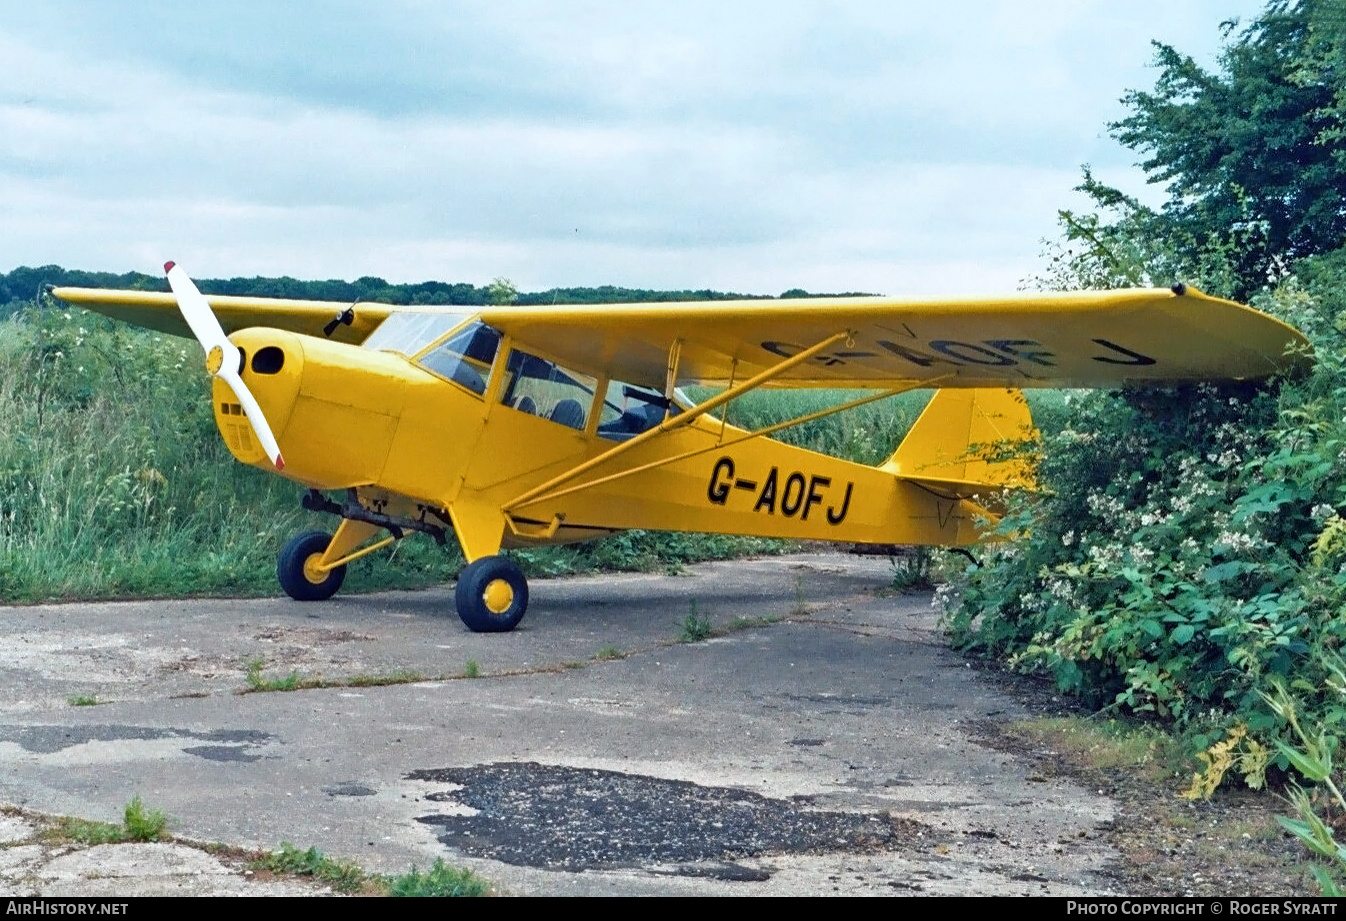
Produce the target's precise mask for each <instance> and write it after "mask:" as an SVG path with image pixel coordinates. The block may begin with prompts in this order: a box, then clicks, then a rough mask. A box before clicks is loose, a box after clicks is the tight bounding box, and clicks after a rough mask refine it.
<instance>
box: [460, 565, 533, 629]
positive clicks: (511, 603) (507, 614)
mask: <svg viewBox="0 0 1346 921" xmlns="http://www.w3.org/2000/svg"><path fill="white" fill-rule="evenodd" d="M454 602H455V603H456V605H457V607H458V616H459V617H460V618H462V621H463V623H464V624H466V625H467V629H469V630H471V631H472V632H473V633H505V632H506V631H509V630H513V629H514V628H515V627H516V626H518V624H519V621H521V620H523V614H524V611H526V610H528V580H527V579H525V578H524V577H523V572H521V571H520V569H519V567H518V566H516V565H514V562H513V561H512V560H510V559H509V558H508V557H503V556H484V557H482V558H481V559H479V560H477V561H476V562H473V563H468V564H467V565H466V566H465V567H463V571H462V572H461V573H459V574H458V589H457V591H455V592H454Z"/></svg>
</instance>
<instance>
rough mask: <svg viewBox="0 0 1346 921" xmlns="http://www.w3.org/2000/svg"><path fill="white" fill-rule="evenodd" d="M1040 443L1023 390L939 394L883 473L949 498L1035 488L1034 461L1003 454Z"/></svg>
mask: <svg viewBox="0 0 1346 921" xmlns="http://www.w3.org/2000/svg"><path fill="white" fill-rule="evenodd" d="M1036 438H1037V430H1036V429H1035V428H1034V427H1033V417H1032V416H1031V414H1030V413H1029V411H1028V401H1027V400H1025V399H1024V395H1023V393H1022V392H1020V391H1018V390H995V389H990V388H976V389H944V390H938V391H936V392H935V396H934V397H933V398H932V399H931V400H930V403H929V405H927V406H926V408H925V411H924V412H922V413H921V416H920V418H919V419H917V420H916V424H915V425H913V426H912V427H911V431H910V432H908V433H907V437H906V438H904V439H903V440H902V444H900V445H899V446H898V448H897V451H896V452H894V453H893V456H892V457H890V458H889V459H888V460H887V462H886V463H884V464H882V465H880V467H879V469H880V470H886V471H888V472H889V473H892V474H893V475H895V476H898V477H901V478H902V479H904V480H912V481H914V482H917V483H920V484H922V485H925V486H929V487H931V488H933V489H936V490H938V491H940V492H946V493H948V494H949V495H958V496H970V495H975V494H977V493H984V492H986V491H987V487H990V488H991V489H1001V488H1005V487H1020V488H1031V487H1032V485H1033V469H1032V461H1031V459H1030V458H1028V457H1026V456H1023V455H1022V454H1016V455H1014V456H1010V457H1004V455H1006V454H1007V453H1010V452H1011V451H1012V450H1013V448H1014V447H1015V446H1016V445H1020V444H1022V443H1024V442H1028V441H1032V440H1034V439H1036Z"/></svg>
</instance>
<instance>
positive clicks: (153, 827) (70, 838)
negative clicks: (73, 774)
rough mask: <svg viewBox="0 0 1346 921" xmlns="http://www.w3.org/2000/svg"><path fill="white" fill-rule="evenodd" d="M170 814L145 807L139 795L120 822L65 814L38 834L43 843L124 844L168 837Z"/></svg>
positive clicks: (123, 813)
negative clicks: (117, 823) (114, 822)
mask: <svg viewBox="0 0 1346 921" xmlns="http://www.w3.org/2000/svg"><path fill="white" fill-rule="evenodd" d="M167 829H168V816H167V815H165V814H164V813H163V812H161V811H159V810H158V809H149V810H147V809H146V808H145V804H144V803H143V802H141V799H140V794H138V793H137V794H136V795H135V796H133V797H131V801H130V802H129V803H127V804H126V808H125V809H124V810H123V811H122V823H121V824H120V825H116V824H113V823H111V822H99V821H95V820H91V819H77V818H73V817H70V816H62V817H61V818H59V819H57V820H56V821H55V822H54V823H53V824H52V825H50V826H48V827H47V828H46V829H45V830H44V831H43V832H42V833H41V835H40V836H39V838H40V840H41V841H42V842H43V843H44V844H64V843H76V844H89V845H94V844H122V843H125V842H128V841H162V840H164V839H165V838H167V837H168V835H167Z"/></svg>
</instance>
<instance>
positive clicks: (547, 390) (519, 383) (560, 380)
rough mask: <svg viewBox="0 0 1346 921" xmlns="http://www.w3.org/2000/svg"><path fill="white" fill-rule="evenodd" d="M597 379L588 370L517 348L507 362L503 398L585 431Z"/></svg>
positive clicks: (502, 391)
mask: <svg viewBox="0 0 1346 921" xmlns="http://www.w3.org/2000/svg"><path fill="white" fill-rule="evenodd" d="M597 383H598V382H597V380H595V379H594V378H592V377H589V376H588V375H587V374H581V373H580V372H578V371H569V370H567V369H565V368H562V367H561V366H560V365H557V364H555V363H553V362H550V361H547V360H546V359H545V358H539V357H538V356H536V355H530V354H529V353H528V352H522V351H520V350H518V349H515V350H514V351H512V352H510V355H509V361H508V363H507V364H506V365H505V386H504V387H502V388H501V391H500V402H501V403H503V404H505V405H506V406H509V407H511V408H512V409H517V410H518V411H520V412H525V413H531V414H532V415H534V416H541V417H542V418H543V419H550V420H551V421H552V422H559V423H560V424H561V425H565V426H569V427H570V428H572V429H577V430H579V431H581V432H582V431H584V428H585V425H586V424H587V423H588V421H589V409H590V407H591V406H592V404H593V400H594V386H595V385H596V384H597Z"/></svg>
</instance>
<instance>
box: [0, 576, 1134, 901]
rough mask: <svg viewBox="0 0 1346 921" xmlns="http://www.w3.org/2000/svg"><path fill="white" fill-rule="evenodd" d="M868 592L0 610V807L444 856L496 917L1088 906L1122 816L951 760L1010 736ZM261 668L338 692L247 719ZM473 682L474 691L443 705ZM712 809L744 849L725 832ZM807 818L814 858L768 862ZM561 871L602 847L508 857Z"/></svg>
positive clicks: (1006, 709)
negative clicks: (531, 909) (378, 682)
mask: <svg viewBox="0 0 1346 921" xmlns="http://www.w3.org/2000/svg"><path fill="white" fill-rule="evenodd" d="M890 576H891V570H890V568H889V566H888V563H887V562H886V561H885V560H882V559H875V558H866V557H850V556H845V555H841V554H801V555H795V556H787V557H774V558H766V559H759V560H740V561H732V562H724V563H710V564H704V565H700V566H693V567H689V568H688V570H687V572H686V573H685V574H683V575H678V576H667V575H647V574H635V575H605V576H601V577H586V578H576V579H564V580H552V581H544V580H538V581H535V582H534V583H533V584H532V601H531V606H530V610H529V614H528V616H527V618H525V620H524V622H523V624H522V625H521V626H520V628H519V629H518V630H516V631H515V632H513V633H510V634H481V635H479V634H472V633H469V632H468V631H467V630H466V629H465V628H463V627H462V625H461V624H460V623H459V621H458V620H457V617H456V616H454V614H453V613H452V608H453V605H452V589H451V587H449V588H445V589H435V590H431V591H426V592H410V593H408V592H401V593H382V594H376V595H366V596H338V597H337V598H335V599H333V600H331V601H328V602H321V603H312V604H298V603H295V602H291V601H289V600H280V599H246V600H190V601H151V602H122V603H113V604H106V603H103V604H67V605H46V606H29V607H9V608H3V609H0V611H2V612H3V618H0V631H3V633H4V634H5V635H4V641H3V642H0V649H3V650H5V652H3V653H0V689H2V690H0V758H3V759H4V761H5V764H6V768H7V769H6V771H5V773H4V775H3V777H0V802H4V803H9V804H12V805H14V806H20V807H23V808H24V809H29V810H34V811H36V812H40V813H46V814H64V815H75V816H80V817H84V818H90V819H101V820H104V821H115V820H118V819H119V818H120V814H121V810H122V808H123V807H124V806H125V804H126V802H127V801H128V800H129V799H130V798H131V797H132V796H133V795H135V794H137V793H139V794H140V795H141V796H142V798H143V799H144V801H145V802H146V804H147V805H150V806H153V807H155V808H158V809H162V810H164V811H165V812H167V813H169V814H170V815H171V816H173V824H172V825H171V826H170V828H171V830H172V831H173V832H174V833H175V834H178V835H182V836H184V837H186V838H190V839H193V840H195V841H219V842H224V843H226V844H228V845H231V846H237V847H242V848H267V849H270V848H275V847H277V846H278V845H279V844H280V843H281V842H282V841H288V842H292V843H294V844H295V845H297V846H299V847H301V848H306V847H309V846H311V845H313V846H317V847H318V848H319V849H321V850H322V851H324V852H325V853H327V854H330V855H332V856H335V857H338V858H343V859H351V860H355V861H356V862H358V863H360V864H361V865H362V866H364V867H365V868H366V869H368V870H370V871H373V872H386V873H400V872H403V871H405V870H406V869H408V868H409V867H410V866H412V865H416V866H419V867H421V868H425V867H428V866H429V865H430V864H432V863H433V862H434V860H435V859H436V858H438V857H443V858H444V859H445V860H446V861H448V862H450V863H456V864H459V865H464V866H469V867H471V868H472V869H474V870H475V871H477V872H478V873H480V874H481V875H483V876H485V877H486V878H488V879H490V880H492V881H494V882H496V884H497V885H498V887H499V890H500V891H502V892H504V893H515V894H584V895H600V894H614V895H615V894H627V895H637V894H657V893H667V894H697V893H707V894H710V893H719V894H764V895H766V894H769V895H788V894H825V893H833V892H836V893H839V894H904V895H909V894H915V893H928V894H955V893H958V894H977V895H986V894H998V893H1006V894H1020V893H1022V894H1057V895H1064V894H1090V893H1093V894H1105V893H1107V892H1108V888H1107V887H1108V882H1107V878H1106V875H1105V874H1104V873H1103V872H1102V871H1103V870H1104V868H1105V867H1106V865H1107V863H1108V862H1109V861H1110V860H1111V859H1112V857H1113V855H1112V853H1111V852H1110V851H1109V850H1108V848H1107V846H1106V845H1105V844H1104V843H1103V842H1102V840H1101V839H1100V836H1099V834H1098V829H1099V828H1100V826H1101V825H1103V824H1104V823H1107V822H1108V821H1110V820H1111V818H1112V816H1113V814H1114V804H1113V803H1112V802H1111V801H1110V800H1109V799H1108V798H1106V797H1104V796H1101V795H1098V794H1097V793H1095V792H1093V791H1089V790H1084V789H1080V788H1079V787H1077V786H1075V785H1074V784H1072V783H1070V782H1069V781H1067V780H1065V779H1062V778H1050V779H1045V778H1042V777H1038V776H1036V775H1034V774H1033V772H1032V768H1031V766H1030V765H1027V764H1023V763H1020V762H1019V761H1017V760H1016V759H1015V758H1014V757H1013V756H1011V755H1007V754H1004V753H1001V752H997V751H994V750H991V749H989V748H985V747H983V746H981V745H979V744H978V743H977V741H976V740H975V738H974V735H973V734H972V733H970V732H968V731H965V730H966V729H967V728H970V727H971V726H972V725H974V724H977V723H980V722H982V721H986V720H1004V719H1013V718H1015V717H1018V716H1024V715H1027V714H1026V713H1025V712H1024V711H1023V710H1022V709H1021V708H1020V707H1019V705H1017V704H1016V703H1015V702H1014V701H1012V700H1009V699H1007V698H1006V697H1005V696H1004V694H1003V693H1002V692H1001V691H1000V690H999V689H997V688H996V687H995V686H993V685H992V684H991V683H989V682H987V681H985V680H983V679H982V678H981V677H979V676H978V674H977V673H976V672H974V671H973V670H972V669H970V668H968V667H967V666H966V664H965V663H964V662H963V661H962V660H961V659H960V658H959V657H958V656H956V655H954V654H952V653H951V652H949V651H948V650H947V648H945V647H944V646H943V645H942V643H941V641H940V638H939V634H938V631H937V624H936V618H935V614H934V612H933V611H932V610H931V608H930V599H929V596H928V595H906V596H903V595H893V594H891V593H889V592H887V591H886V586H887V585H888V583H889V581H890ZM693 601H695V602H696V606H697V610H698V612H699V613H701V614H702V615H705V616H708V617H709V618H710V620H711V622H712V623H713V624H714V625H715V626H716V627H717V628H721V629H724V628H728V627H730V626H731V625H733V624H734V622H735V619H736V618H744V619H766V620H772V621H773V622H770V623H766V624H763V625H759V626H753V627H749V628H744V629H732V630H727V631H726V632H722V633H719V634H718V635H717V636H715V637H714V638H712V639H710V640H707V641H704V642H701V643H696V644H690V645H688V644H679V643H677V642H675V638H676V636H677V634H678V628H679V624H680V622H681V621H682V620H683V618H685V617H686V615H687V613H688V611H689V610H690V606H691V603H692V602H693ZM754 622H756V623H759V624H761V623H762V621H761V620H755V621H754ZM614 648H615V649H616V650H620V652H621V654H622V655H621V657H620V658H608V656H610V655H611V650H612V649H614ZM600 651H603V655H602V656H600V655H599V653H600ZM259 657H260V658H261V659H262V660H263V663H264V665H263V674H264V675H265V676H267V677H283V676H285V675H287V674H289V673H290V672H292V671H294V672H297V673H299V675H300V676H301V677H304V678H306V679H312V680H315V681H316V680H319V679H320V680H321V681H322V682H325V683H327V684H329V685H332V686H329V687H325V688H319V689H312V690H302V691H294V692H290V693H281V692H268V693H247V694H241V693H239V691H241V690H243V689H244V688H245V687H246V683H245V673H246V669H247V663H249V662H250V661H252V660H255V659H257V658H259ZM468 660H472V661H474V662H476V663H477V664H478V667H479V670H480V674H481V677H480V678H477V679H465V678H461V677H455V676H461V675H462V674H463V673H464V670H465V667H466V663H467V662H468ZM413 672H414V673H416V674H418V675H420V676H422V677H423V678H424V679H425V680H419V681H415V682H410V683H399V684H392V685H388V686H382V687H379V686H359V685H367V684H369V683H370V681H371V680H372V679H378V678H380V677H387V676H391V675H394V674H395V673H396V674H400V675H402V676H403V677H405V676H406V675H407V674H408V673H413ZM77 695H83V696H85V697H93V698H95V699H97V700H98V701H100V703H99V705H97V706H72V705H71V704H70V703H69V701H70V700H71V699H72V698H73V697H75V696H77ZM493 766H494V767H493ZM492 772H494V773H492ZM436 778H438V779H436ZM482 778H487V779H488V780H489V784H488V787H489V789H487V788H483V789H479V790H473V788H472V784H473V783H479V782H481V783H485V782H486V781H483V780H482ZM595 784H597V786H595ZM488 794H489V795H488ZM716 797H719V798H720V799H719V800H716V799H715V798H716ZM586 798H587V799H586ZM714 802H719V803H720V804H721V805H720V808H721V809H727V810H731V811H732V810H735V809H738V810H747V811H748V812H752V813H753V815H754V819H753V821H752V822H750V823H747V824H742V825H740V826H738V827H737V831H735V828H734V827H733V822H732V821H722V822H721V824H722V825H726V824H727V825H728V826H730V827H729V828H728V830H724V829H720V830H716V829H714V828H713V825H714V823H715V822H716V821H718V819H716V818H715V816H714V814H713V813H714V808H715V807H714V806H709V807H708V806H707V805H706V804H707V803H714ZM482 803H488V808H487V809H482V808H481V805H480V804H482ZM586 803H587V804H588V806H587V807H586V806H585V804H586ZM736 803H737V804H739V805H735V804H736ZM474 804H475V805H474ZM473 810H475V814H476V815H478V816H479V815H480V814H481V813H483V812H489V813H490V815H489V817H488V818H489V821H486V820H481V821H478V822H477V823H476V824H473V823H472V822H468V821H465V820H466V819H467V818H470V817H471V816H472V815H473V814H474V812H473ZM708 810H709V811H708ZM656 813H657V821H655V818H656ZM455 816H457V818H455ZM810 816H812V819H810ZM522 818H527V819H528V821H526V822H525V821H522ZM728 818H729V817H728V816H726V819H728ZM824 820H825V821H826V822H835V823H838V824H837V825H836V826H835V827H836V828H840V829H843V831H842V832H840V833H838V834H837V835H834V838H835V839H836V840H833V841H832V842H831V843H826V842H823V841H822V839H818V840H812V839H810V840H812V843H807V842H806V844H805V845H801V846H798V847H796V846H794V845H791V844H789V841H790V840H793V839H790V838H789V835H787V834H786V831H788V829H789V828H790V827H795V826H792V825H791V823H795V824H796V825H797V826H798V827H801V828H802V827H804V825H807V824H808V823H809V822H810V821H812V822H814V824H817V823H823V822H824ZM801 823H802V824H801ZM820 827H821V826H820ZM829 827H830V826H829ZM501 829H512V831H511V832H510V834H511V835H512V836H513V837H512V838H510V840H505V839H504V837H502V833H501ZM3 832H4V826H3V825H0V834H3ZM712 832H713V833H712ZM470 835H478V836H479V837H481V838H482V839H483V840H476V839H472V840H469V837H465V836H470ZM492 836H494V837H495V838H496V839H499V840H495V841H494V843H492V841H491V840H485V839H490V838H492ZM530 836H531V837H530ZM9 840H10V843H9V844H2V843H0V879H3V880H6V881H14V880H17V879H19V878H20V877H18V876H14V875H12V874H14V873H21V872H23V873H29V875H28V876H25V877H22V878H23V879H27V880H32V881H33V882H32V884H31V885H33V886H34V887H35V888H34V890H33V891H42V892H46V893H50V894H94V893H109V892H114V891H115V894H119V895H131V894H140V893H148V892H152V891H153V892H157V891H178V890H174V889H163V888H159V889H155V888H154V887H155V886H161V887H162V886H172V885H176V884H177V883H176V882H173V881H175V880H176V881H181V880H187V879H196V880H199V881H200V885H201V886H202V887H205V888H204V889H203V891H219V892H226V891H235V890H233V889H230V888H229V887H231V886H241V887H244V889H245V890H246V891H248V892H257V891H259V890H258V888H257V887H258V886H260V885H262V884H261V883H258V882H253V881H250V880H248V879H246V878H244V877H243V876H242V875H241V871H240V870H238V869H237V868H232V867H229V866H227V865H225V864H218V867H217V868H215V869H212V864H211V863H210V861H211V860H214V858H213V857H211V856H210V855H208V854H204V853H202V852H201V851H198V850H194V849H190V848H188V849H186V850H187V851H188V852H189V853H183V852H181V851H180V850H178V849H175V848H174V847H173V846H171V845H145V846H130V845H113V846H104V847H101V848H88V849H73V850H68V851H66V852H62V853H49V854H46V855H45V856H44V855H37V854H36V852H34V851H33V850H32V848H33V847H34V845H33V844H31V843H24V842H26V841H27V839H26V838H24V837H22V836H20V837H19V838H12V837H11V838H10V839H9ZM615 840H620V841H622V842H624V844H623V845H622V846H621V847H612V846H609V845H613V843H614V841H615ZM558 841H559V844H560V845H567V844H573V843H574V842H576V841H590V842H598V843H604V847H602V848H597V850H593V853H597V854H598V857H597V858H596V859H587V858H586V859H570V858H565V859H559V860H554V861H552V862H551V863H550V864H549V863H547V862H546V861H543V860H538V859H528V856H527V855H529V854H530V853H531V854H537V853H544V852H549V851H548V848H556V847H557V846H558ZM591 850H592V849H591ZM552 852H554V853H558V854H559V853H565V847H564V846H562V847H560V849H559V850H554V851H552ZM121 855H127V856H125V857H124V858H123V856H121ZM605 855H606V856H605ZM613 855H616V856H613ZM25 861H27V863H25ZM34 861H36V862H34ZM156 863H157V864H158V865H159V866H160V867H161V868H162V870H163V872H162V873H161V874H159V875H158V876H155V874H153V873H152V872H150V871H149V870H148V869H146V870H143V871H142V870H140V869H137V868H138V867H152V866H154V865H156ZM217 863H218V862H217ZM11 866H12V867H14V868H15V869H13V870H11V869H9V868H10V867H11ZM219 868H223V869H219ZM24 885H29V884H28V883H25V884H24ZM268 885H269V884H268ZM211 887H215V888H211ZM306 891H307V890H306Z"/></svg>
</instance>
